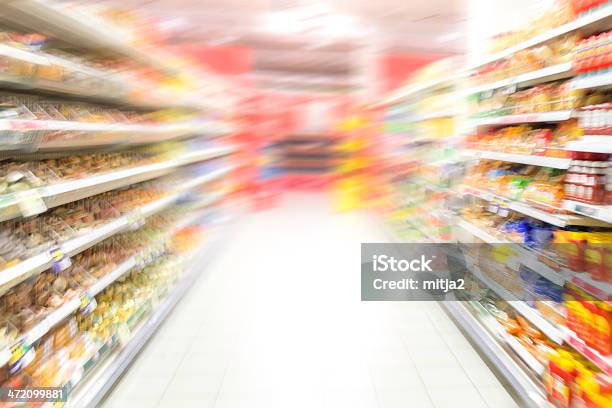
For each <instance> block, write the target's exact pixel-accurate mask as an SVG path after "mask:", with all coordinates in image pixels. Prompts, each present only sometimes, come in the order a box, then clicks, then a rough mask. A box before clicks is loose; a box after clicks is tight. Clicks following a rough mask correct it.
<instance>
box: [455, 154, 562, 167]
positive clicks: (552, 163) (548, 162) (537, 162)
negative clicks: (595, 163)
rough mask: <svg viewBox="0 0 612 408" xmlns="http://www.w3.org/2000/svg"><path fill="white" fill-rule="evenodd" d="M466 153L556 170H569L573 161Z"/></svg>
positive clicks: (533, 156) (527, 156)
mask: <svg viewBox="0 0 612 408" xmlns="http://www.w3.org/2000/svg"><path fill="white" fill-rule="evenodd" d="M466 153H467V154H470V155H472V156H475V157H478V158H481V159H489V160H501V161H507V162H512V163H523V164H531V165H534V166H541V167H552V168H555V169H569V167H570V163H571V161H572V159H568V158H564V157H548V156H536V155H532V154H515V153H504V152H493V151H485V150H467V151H466Z"/></svg>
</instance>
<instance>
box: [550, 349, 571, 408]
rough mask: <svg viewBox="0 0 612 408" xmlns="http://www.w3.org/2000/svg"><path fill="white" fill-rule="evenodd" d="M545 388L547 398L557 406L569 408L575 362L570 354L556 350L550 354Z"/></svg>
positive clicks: (558, 407)
mask: <svg viewBox="0 0 612 408" xmlns="http://www.w3.org/2000/svg"><path fill="white" fill-rule="evenodd" d="M550 357H551V358H550V359H549V361H548V373H547V378H546V381H545V382H546V389H547V392H548V400H549V401H550V402H551V403H552V404H553V405H554V406H556V407H557V408H570V407H571V401H572V383H573V382H574V378H575V375H576V374H575V364H574V360H573V358H572V357H571V355H570V354H569V353H568V352H566V351H564V350H558V351H557V352H556V353H552V354H551V355H550Z"/></svg>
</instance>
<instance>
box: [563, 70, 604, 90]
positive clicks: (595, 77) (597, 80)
mask: <svg viewBox="0 0 612 408" xmlns="http://www.w3.org/2000/svg"><path fill="white" fill-rule="evenodd" d="M571 87H572V88H574V89H590V88H610V87H612V72H607V73H592V74H587V75H580V76H578V77H576V78H574V79H573V80H572V82H571Z"/></svg>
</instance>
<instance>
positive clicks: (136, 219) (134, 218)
mask: <svg viewBox="0 0 612 408" xmlns="http://www.w3.org/2000/svg"><path fill="white" fill-rule="evenodd" d="M127 221H128V226H129V229H130V230H132V231H134V230H137V229H139V228H140V227H142V226H143V225H144V224H145V218H144V216H143V215H142V210H141V209H140V208H137V209H135V210H134V211H132V212H131V213H129V214H128V217H127Z"/></svg>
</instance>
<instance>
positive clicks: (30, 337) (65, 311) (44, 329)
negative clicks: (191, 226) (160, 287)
mask: <svg viewBox="0 0 612 408" xmlns="http://www.w3.org/2000/svg"><path fill="white" fill-rule="evenodd" d="M153 245H155V244H153ZM209 246H210V244H209V245H205V248H208V247H209ZM206 254H208V251H206ZM143 255H150V248H147V249H143V250H142V251H140V253H138V254H135V255H133V256H131V257H129V258H128V259H126V260H125V261H124V262H122V263H121V264H119V265H117V267H116V268H115V269H114V270H113V271H111V272H109V273H108V274H106V275H105V276H103V277H102V278H101V279H99V280H98V281H97V282H96V283H94V284H93V285H92V286H91V287H90V288H88V289H85V290H84V291H83V292H82V293H81V294H80V295H79V296H76V297H75V298H73V299H71V300H69V301H67V302H66V303H65V304H63V305H62V306H60V307H59V308H58V309H56V310H55V311H53V312H51V313H50V314H49V315H48V316H46V317H45V318H44V319H43V320H42V321H41V322H39V323H38V324H36V326H34V327H33V328H32V329H30V330H29V331H28V332H27V333H25V334H24V335H22V336H21V337H20V338H19V339H18V340H17V341H16V343H18V342H20V341H23V342H24V343H25V344H32V343H34V342H35V341H37V340H38V339H40V338H41V337H42V336H44V335H45V334H46V333H48V332H49V331H50V330H51V329H52V328H53V327H54V326H55V325H57V324H58V323H60V322H61V321H63V320H64V319H65V318H67V317H68V316H70V315H71V314H72V313H74V312H76V311H77V310H78V309H79V307H80V305H81V297H83V296H89V297H92V296H95V295H97V294H98V293H100V292H101V291H102V290H104V289H105V288H106V287H108V286H109V285H111V284H112V283H113V282H115V281H116V280H117V279H119V278H120V277H122V276H123V275H125V274H126V273H127V272H129V271H130V270H131V269H133V268H134V267H138V266H143V265H146V264H147V263H149V262H150V261H152V260H153V259H155V258H156V257H153V258H152V259H149V260H148V262H143ZM158 255H159V254H158ZM188 258H189V257H188ZM187 264H191V265H196V266H197V268H196V267H195V266H194V267H193V270H194V272H192V273H197V272H198V271H199V268H200V266H201V265H200V264H198V263H190V262H187ZM10 355H11V353H10V347H8V348H6V349H4V350H0V366H2V365H5V364H6V363H8V360H9V358H10ZM77 406H79V405H77Z"/></svg>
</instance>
